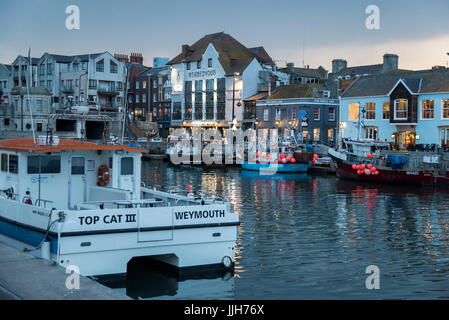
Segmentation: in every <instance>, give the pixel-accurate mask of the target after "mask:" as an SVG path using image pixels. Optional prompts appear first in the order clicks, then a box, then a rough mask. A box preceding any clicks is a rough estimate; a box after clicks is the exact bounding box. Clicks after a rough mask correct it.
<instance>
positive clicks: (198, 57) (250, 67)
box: [168, 32, 273, 131]
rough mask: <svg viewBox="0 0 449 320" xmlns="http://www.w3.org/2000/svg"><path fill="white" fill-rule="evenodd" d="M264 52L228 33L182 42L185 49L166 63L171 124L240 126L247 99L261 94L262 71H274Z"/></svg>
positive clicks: (220, 127)
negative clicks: (169, 90)
mask: <svg viewBox="0 0 449 320" xmlns="http://www.w3.org/2000/svg"><path fill="white" fill-rule="evenodd" d="M263 51H265V50H263ZM263 51H261V50H260V49H258V50H255V49H253V50H252V51H251V50H250V49H248V48H247V47H245V46H244V45H242V44H241V43H240V42H238V41H237V40H236V39H234V38H233V37H231V36H230V35H229V34H226V33H224V32H220V33H214V34H208V35H206V36H204V37H203V38H201V39H200V40H198V41H197V42H195V43H194V44H193V45H191V46H189V45H183V46H182V52H181V53H180V54H178V55H177V56H176V57H175V58H173V59H172V60H170V61H169V62H168V65H169V66H171V68H172V69H171V83H172V93H171V100H172V102H171V103H172V120H171V126H172V128H176V127H178V128H179V127H183V128H187V129H191V128H192V127H201V128H217V129H219V130H221V131H223V129H224V128H230V127H231V126H236V127H240V126H242V120H243V113H244V112H243V109H244V108H243V100H244V99H246V98H248V97H251V96H253V95H254V94H256V93H258V92H259V84H260V83H261V82H262V80H261V79H260V77H259V74H260V71H264V70H271V71H273V65H272V63H271V62H270V61H269V60H271V59H269V60H268V59H267V57H266V55H265V54H264V53H263ZM254 52H256V53H254ZM258 53H259V54H258ZM267 66H269V67H267Z"/></svg>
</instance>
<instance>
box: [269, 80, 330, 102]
mask: <svg viewBox="0 0 449 320" xmlns="http://www.w3.org/2000/svg"><path fill="white" fill-rule="evenodd" d="M320 90H322V88H320V86H319V85H318V84H316V83H301V84H289V85H284V86H279V87H278V88H277V89H276V90H275V91H274V92H273V93H272V95H271V96H269V97H267V98H266V100H279V99H294V98H321V97H322V95H321V94H320Z"/></svg>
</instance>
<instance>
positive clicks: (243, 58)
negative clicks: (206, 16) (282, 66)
mask: <svg viewBox="0 0 449 320" xmlns="http://www.w3.org/2000/svg"><path fill="white" fill-rule="evenodd" d="M209 44H212V45H213V46H214V48H215V50H217V52H218V54H219V58H218V60H219V61H220V63H221V65H222V67H223V69H224V71H225V72H226V74H227V75H230V74H233V73H234V72H238V73H242V72H243V71H244V70H245V69H246V67H247V66H248V65H249V64H250V63H251V61H253V60H254V59H255V56H254V54H253V53H252V52H251V51H250V50H249V49H248V48H246V47H245V46H244V45H243V44H241V43H240V42H238V41H237V40H235V39H234V38H233V37H231V36H230V35H229V34H226V33H224V32H219V33H212V34H208V35H205V36H204V37H202V38H201V39H200V40H198V41H197V42H195V43H194V44H192V45H191V46H186V47H184V50H183V52H181V53H180V54H178V55H177V56H176V57H174V58H173V59H172V60H170V61H169V62H168V63H167V64H168V65H173V64H178V63H184V62H194V61H200V60H201V59H202V57H203V54H204V52H205V51H206V49H207V47H208V46H209Z"/></svg>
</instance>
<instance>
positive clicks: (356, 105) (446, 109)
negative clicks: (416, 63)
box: [339, 68, 449, 149]
mask: <svg viewBox="0 0 449 320" xmlns="http://www.w3.org/2000/svg"><path fill="white" fill-rule="evenodd" d="M339 126H340V128H341V130H340V132H341V136H340V137H341V138H350V139H357V138H366V139H374V140H382V141H384V140H387V141H393V142H394V144H395V146H396V147H397V148H399V149H421V148H422V147H423V146H425V145H432V144H434V145H438V146H441V147H447V146H448V145H449V69H446V68H440V69H434V70H424V71H412V72H393V73H388V74H380V75H372V76H362V77H359V78H358V79H357V80H355V81H354V82H353V83H352V84H351V85H350V86H349V87H348V89H346V91H345V92H344V93H343V94H342V97H341V105H340V125H339Z"/></svg>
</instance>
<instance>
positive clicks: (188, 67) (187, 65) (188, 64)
mask: <svg viewBox="0 0 449 320" xmlns="http://www.w3.org/2000/svg"><path fill="white" fill-rule="evenodd" d="M186 69H187V70H190V62H187V64H186Z"/></svg>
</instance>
